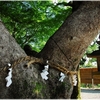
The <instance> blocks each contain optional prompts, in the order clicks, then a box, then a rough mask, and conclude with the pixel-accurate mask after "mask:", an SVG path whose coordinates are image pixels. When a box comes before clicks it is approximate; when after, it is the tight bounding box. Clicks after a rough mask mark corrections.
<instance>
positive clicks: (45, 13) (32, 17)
mask: <svg viewBox="0 0 100 100" xmlns="http://www.w3.org/2000/svg"><path fill="white" fill-rule="evenodd" d="M71 10H72V8H71V7H69V6H64V5H62V4H61V5H55V4H53V3H52V2H50V1H6V2H4V1H0V17H1V19H2V21H3V22H4V24H5V25H6V27H7V29H8V30H9V31H10V33H11V35H12V36H13V37H14V38H15V39H16V41H17V42H18V43H19V44H20V46H21V47H22V48H23V47H24V45H25V44H30V45H31V46H32V48H33V49H34V50H35V51H37V52H39V51H40V50H41V49H42V48H43V46H44V45H45V43H46V41H47V40H48V39H49V37H50V36H52V35H53V33H55V31H56V30H57V29H58V28H59V27H60V25H61V24H62V23H63V21H64V20H65V18H66V17H67V16H68V15H70V14H71Z"/></svg>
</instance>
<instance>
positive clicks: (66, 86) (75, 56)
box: [0, 2, 100, 99]
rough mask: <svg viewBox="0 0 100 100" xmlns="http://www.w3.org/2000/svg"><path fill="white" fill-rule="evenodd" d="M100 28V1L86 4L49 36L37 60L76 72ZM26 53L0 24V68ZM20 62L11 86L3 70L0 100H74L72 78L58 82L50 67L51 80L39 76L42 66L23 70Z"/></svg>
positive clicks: (14, 72)
mask: <svg viewBox="0 0 100 100" xmlns="http://www.w3.org/2000/svg"><path fill="white" fill-rule="evenodd" d="M99 29H100V2H83V3H82V4H81V6H80V7H79V8H78V10H77V11H75V12H74V13H73V14H72V15H70V16H69V17H68V18H67V19H66V21H65V22H64V24H63V25H62V26H61V27H60V28H59V30H57V31H56V33H55V34H54V35H53V36H52V37H50V39H49V40H48V42H47V44H46V45H45V47H44V48H43V50H42V51H41V52H40V53H39V54H38V57H40V58H43V59H44V60H49V61H51V62H53V63H55V64H59V65H61V66H63V67H65V68H67V69H68V70H70V71H75V70H76V69H77V66H78V64H79V62H80V59H81V57H82V56H83V54H84V52H85V50H86V48H87V47H88V45H89V44H90V43H91V41H92V40H93V39H94V38H95V37H96V35H97V34H98V32H99ZM25 56H26V54H25V53H24V51H23V50H22V49H21V48H20V47H19V45H18V44H17V43H16V41H15V40H14V39H13V38H12V36H10V34H9V33H8V31H7V30H6V28H5V27H4V25H3V24H2V22H0V65H1V66H0V69H2V68H3V67H4V66H7V63H11V62H13V61H15V60H16V59H19V58H21V57H25ZM26 63H27V62H26V61H24V62H21V63H20V64H17V65H16V66H14V68H13V72H12V81H13V82H12V84H11V86H10V87H6V81H5V77H6V76H7V74H8V72H7V71H5V70H2V71H0V98H63V99H64V98H67V99H68V98H71V94H72V91H73V85H72V82H71V77H69V76H67V75H66V77H65V79H64V82H60V81H59V77H60V76H59V74H60V71H58V70H56V69H53V68H52V67H50V69H49V75H48V76H49V79H48V80H46V81H45V80H43V79H42V78H41V76H40V73H41V72H42V69H43V66H42V65H39V64H34V65H31V67H29V68H25V67H23V66H24V65H25V64H26Z"/></svg>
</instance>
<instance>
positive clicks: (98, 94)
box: [81, 88, 100, 99]
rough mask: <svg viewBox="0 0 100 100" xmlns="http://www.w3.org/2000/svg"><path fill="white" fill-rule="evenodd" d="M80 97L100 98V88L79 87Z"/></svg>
mask: <svg viewBox="0 0 100 100" xmlns="http://www.w3.org/2000/svg"><path fill="white" fill-rule="evenodd" d="M81 99H100V89H89V88H88V89H87V88H81Z"/></svg>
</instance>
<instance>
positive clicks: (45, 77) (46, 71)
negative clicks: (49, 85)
mask: <svg viewBox="0 0 100 100" xmlns="http://www.w3.org/2000/svg"><path fill="white" fill-rule="evenodd" d="M47 63H48V61H47ZM48 69H49V65H45V66H44V70H42V73H41V77H42V79H44V80H47V79H48V76H47V75H48V74H49V72H48Z"/></svg>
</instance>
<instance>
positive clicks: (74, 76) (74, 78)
mask: <svg viewBox="0 0 100 100" xmlns="http://www.w3.org/2000/svg"><path fill="white" fill-rule="evenodd" d="M72 78H73V85H74V86H76V85H77V76H76V75H73V77H72Z"/></svg>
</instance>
